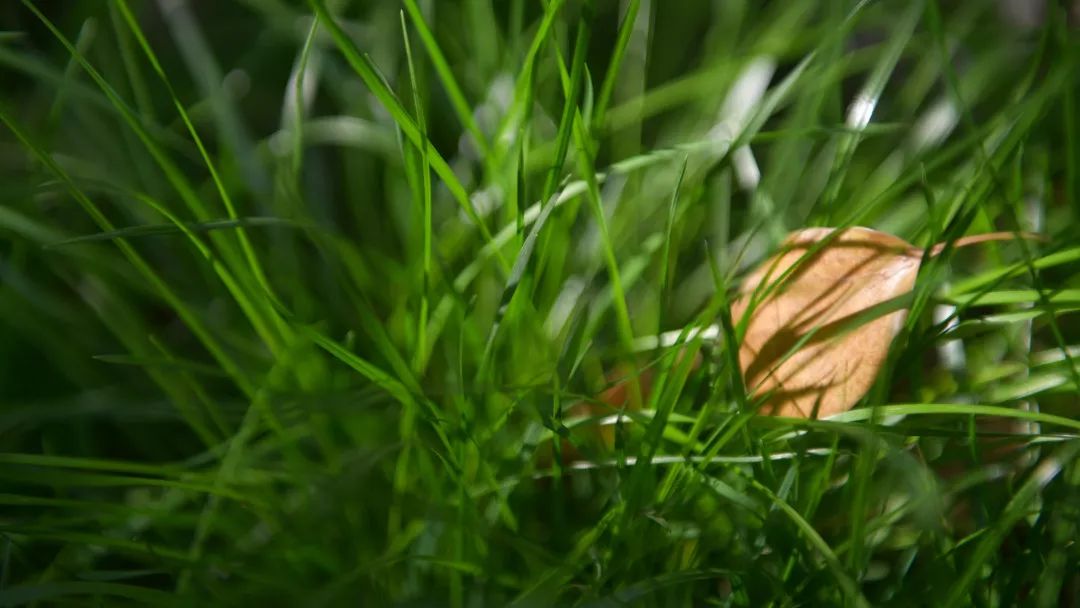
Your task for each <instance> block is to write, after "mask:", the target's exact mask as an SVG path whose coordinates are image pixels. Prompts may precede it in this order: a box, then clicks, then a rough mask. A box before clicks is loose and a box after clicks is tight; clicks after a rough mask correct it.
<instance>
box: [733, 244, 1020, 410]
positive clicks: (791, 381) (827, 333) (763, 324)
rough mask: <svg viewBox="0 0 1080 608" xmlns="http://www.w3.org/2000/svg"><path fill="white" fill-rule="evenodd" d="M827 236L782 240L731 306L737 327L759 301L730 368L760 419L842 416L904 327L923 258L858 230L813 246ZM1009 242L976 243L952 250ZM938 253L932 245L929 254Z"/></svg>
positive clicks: (862, 391)
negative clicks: (739, 375)
mask: <svg viewBox="0 0 1080 608" xmlns="http://www.w3.org/2000/svg"><path fill="white" fill-rule="evenodd" d="M834 230H835V229H834V228H807V229H804V230H799V231H796V232H793V233H792V234H790V235H789V236H788V237H787V239H785V241H784V243H783V246H782V248H781V250H780V252H779V253H777V254H776V255H774V256H773V257H772V258H770V259H769V260H767V261H766V262H764V263H763V264H762V265H761V266H759V267H758V268H757V269H756V270H755V271H754V272H753V273H752V274H751V275H750V276H749V277H748V278H747V279H746V280H745V281H744V282H743V285H742V289H741V291H740V295H739V297H738V299H736V301H735V303H734V304H733V306H732V311H731V312H732V317H733V318H734V319H735V321H736V322H738V321H739V319H740V318H742V316H743V315H744V314H745V312H746V311H747V309H748V308H750V305H751V302H753V301H754V300H755V299H760V302H757V303H756V305H755V306H753V308H752V312H751V315H750V319H749V322H748V325H747V329H746V335H745V336H744V338H743V342H742V345H741V347H740V349H739V365H740V367H741V368H742V372H743V377H744V379H745V381H746V386H747V390H748V391H750V392H751V394H753V395H754V396H756V397H759V398H761V400H762V406H761V409H760V410H759V411H760V412H761V413H764V414H772V415H779V416H792V417H800V418H810V417H824V416H830V415H832V414H836V413H839V412H844V411H847V410H849V409H851V407H852V406H854V405H855V403H857V402H858V401H859V399H861V398H862V397H863V395H865V394H866V393H867V391H869V390H870V387H871V386H872V385H873V383H874V379H875V378H876V377H877V375H878V372H879V371H880V370H881V366H882V365H883V364H884V363H885V358H886V356H887V355H888V352H889V345H890V344H891V343H892V340H893V338H894V337H896V334H897V333H898V332H899V331H900V329H901V327H903V324H904V318H905V317H906V315H907V310H906V309H905V308H903V307H902V306H900V305H899V304H900V303H901V300H899V298H902V297H903V296H904V295H905V294H907V293H909V292H910V291H911V290H912V288H913V287H914V285H915V277H916V275H917V274H918V272H919V265H920V263H921V260H922V256H923V251H922V250H921V249H919V248H917V247H914V246H913V245H911V244H910V243H908V242H906V241H904V240H903V239H900V238H897V237H895V236H893V235H891V234H887V233H884V232H879V231H877V230H871V229H869V228H861V227H854V228H847V229H843V230H842V231H841V232H840V233H839V234H837V235H835V237H833V238H832V239H831V240H829V241H828V242H825V243H822V242H823V241H824V240H825V239H826V237H828V236H829V235H831V234H832V233H833V232H834ZM1016 236H1017V235H1015V234H1012V233H993V234H985V235H976V236H971V237H967V238H964V239H960V240H958V241H956V242H955V243H954V245H955V246H964V245H970V244H974V243H979V242H984V241H988V240H1004V239H1011V238H1015V237H1016ZM1021 236H1024V237H1025V238H1031V236H1030V235H1021ZM815 246H817V247H815ZM942 249H943V245H936V246H935V247H934V248H933V249H931V255H937V254H938V253H940V252H941V250H942ZM762 294H764V297H762ZM890 304H896V305H897V306H894V308H896V309H895V310H892V311H889V312H885V313H884V314H881V315H879V316H876V317H875V318H872V319H871V320H869V321H866V322H862V320H863V317H867V316H871V317H872V316H873V314H874V310H875V307H881V309H885V310H888V309H887V308H886V307H888V306H889V305H890ZM881 309H876V310H881Z"/></svg>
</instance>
